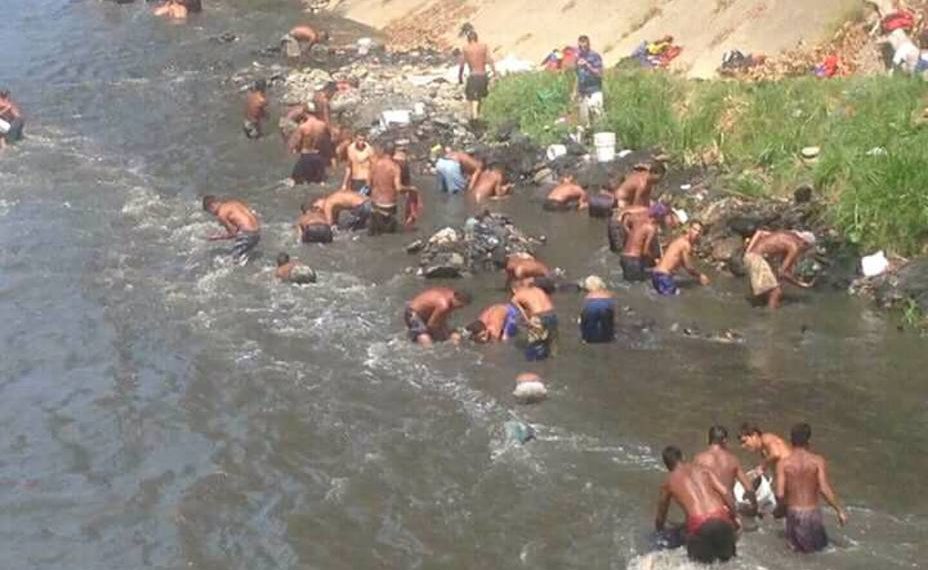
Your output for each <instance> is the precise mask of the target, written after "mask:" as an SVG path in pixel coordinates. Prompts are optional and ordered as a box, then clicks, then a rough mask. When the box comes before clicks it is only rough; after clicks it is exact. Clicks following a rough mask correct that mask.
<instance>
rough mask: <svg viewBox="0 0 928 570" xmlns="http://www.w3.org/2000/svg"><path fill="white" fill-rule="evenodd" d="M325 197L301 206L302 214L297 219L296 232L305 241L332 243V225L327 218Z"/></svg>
mask: <svg viewBox="0 0 928 570" xmlns="http://www.w3.org/2000/svg"><path fill="white" fill-rule="evenodd" d="M324 204H325V198H321V199H319V200H315V201H313V202H308V201H307V202H306V203H304V204H303V205H302V206H300V211H301V212H302V215H301V216H300V217H299V218H297V220H296V233H297V235H298V236H299V238H300V241H302V242H303V243H332V239H333V235H332V225H331V224H330V223H329V221H328V220H327V219H326V216H325V212H324V211H323V206H324Z"/></svg>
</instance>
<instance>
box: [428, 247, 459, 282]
mask: <svg viewBox="0 0 928 570" xmlns="http://www.w3.org/2000/svg"><path fill="white" fill-rule="evenodd" d="M465 269H466V265H465V261H464V256H462V255H461V254H459V253H450V254H446V255H442V256H437V257H436V258H435V259H434V260H433V265H429V266H428V267H425V268H423V270H422V274H423V275H424V276H425V277H426V279H457V278H458V277H461V276H462V275H463V274H464V271H465Z"/></svg>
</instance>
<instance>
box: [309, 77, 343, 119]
mask: <svg viewBox="0 0 928 570" xmlns="http://www.w3.org/2000/svg"><path fill="white" fill-rule="evenodd" d="M336 93H338V84H337V83H335V82H334V81H329V82H328V83H326V84H325V86H323V88H322V89H320V90H318V91H316V93H315V94H314V95H313V105H315V106H316V115H317V116H318V117H319V118H320V119H322V121H323V122H324V123H325V124H326V125H327V126H328V127H329V128H332V127H333V124H332V98H333V97H335V94H336Z"/></svg>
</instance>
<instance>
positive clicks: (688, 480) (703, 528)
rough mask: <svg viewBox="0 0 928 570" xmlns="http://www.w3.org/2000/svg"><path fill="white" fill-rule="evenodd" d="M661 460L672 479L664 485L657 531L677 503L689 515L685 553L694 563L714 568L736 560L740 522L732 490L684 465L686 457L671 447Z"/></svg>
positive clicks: (701, 470) (709, 473)
mask: <svg viewBox="0 0 928 570" xmlns="http://www.w3.org/2000/svg"><path fill="white" fill-rule="evenodd" d="M662 456H663V459H664V465H665V466H667V470H668V471H670V475H669V476H668V477H667V479H666V480H665V481H664V484H663V485H661V494H660V501H659V502H658V506H657V518H656V519H655V522H654V526H655V527H656V529H657V531H658V532H663V531H664V526H665V524H666V522H667V512H668V510H669V509H670V502H671V501H674V502H676V503H677V504H678V505H680V508H682V509H683V512H684V513H686V533H685V538H686V552H687V554H688V555H689V557H690V558H691V559H692V560H695V561H697V562H702V563H704V564H711V563H713V562H715V561H721V562H726V561H728V560H730V559H731V558H733V557H734V556H735V553H736V546H735V543H736V542H737V532H736V531H737V530H738V529H739V528H741V521H740V520H739V518H738V515H737V513H736V512H735V503H734V501H733V500H732V498H731V490H730V489H728V488H726V487H725V485H724V484H722V482H721V481H719V479H718V477H716V476H715V474H713V473H712V471H710V470H708V469H706V468H704V467H701V466H699V465H696V464H689V463H684V462H683V453H682V452H681V451H680V450H679V449H678V448H676V447H674V446H672V445H671V446H667V447H665V448H664V452H663V454H662Z"/></svg>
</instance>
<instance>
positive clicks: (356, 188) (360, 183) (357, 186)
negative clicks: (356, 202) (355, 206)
mask: <svg viewBox="0 0 928 570" xmlns="http://www.w3.org/2000/svg"><path fill="white" fill-rule="evenodd" d="M348 187H349V188H351V190H352V191H353V192H360V191H361V190H364V189H365V188H367V180H355V179H353V178H352V179H351V182H350V183H349V184H348Z"/></svg>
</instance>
